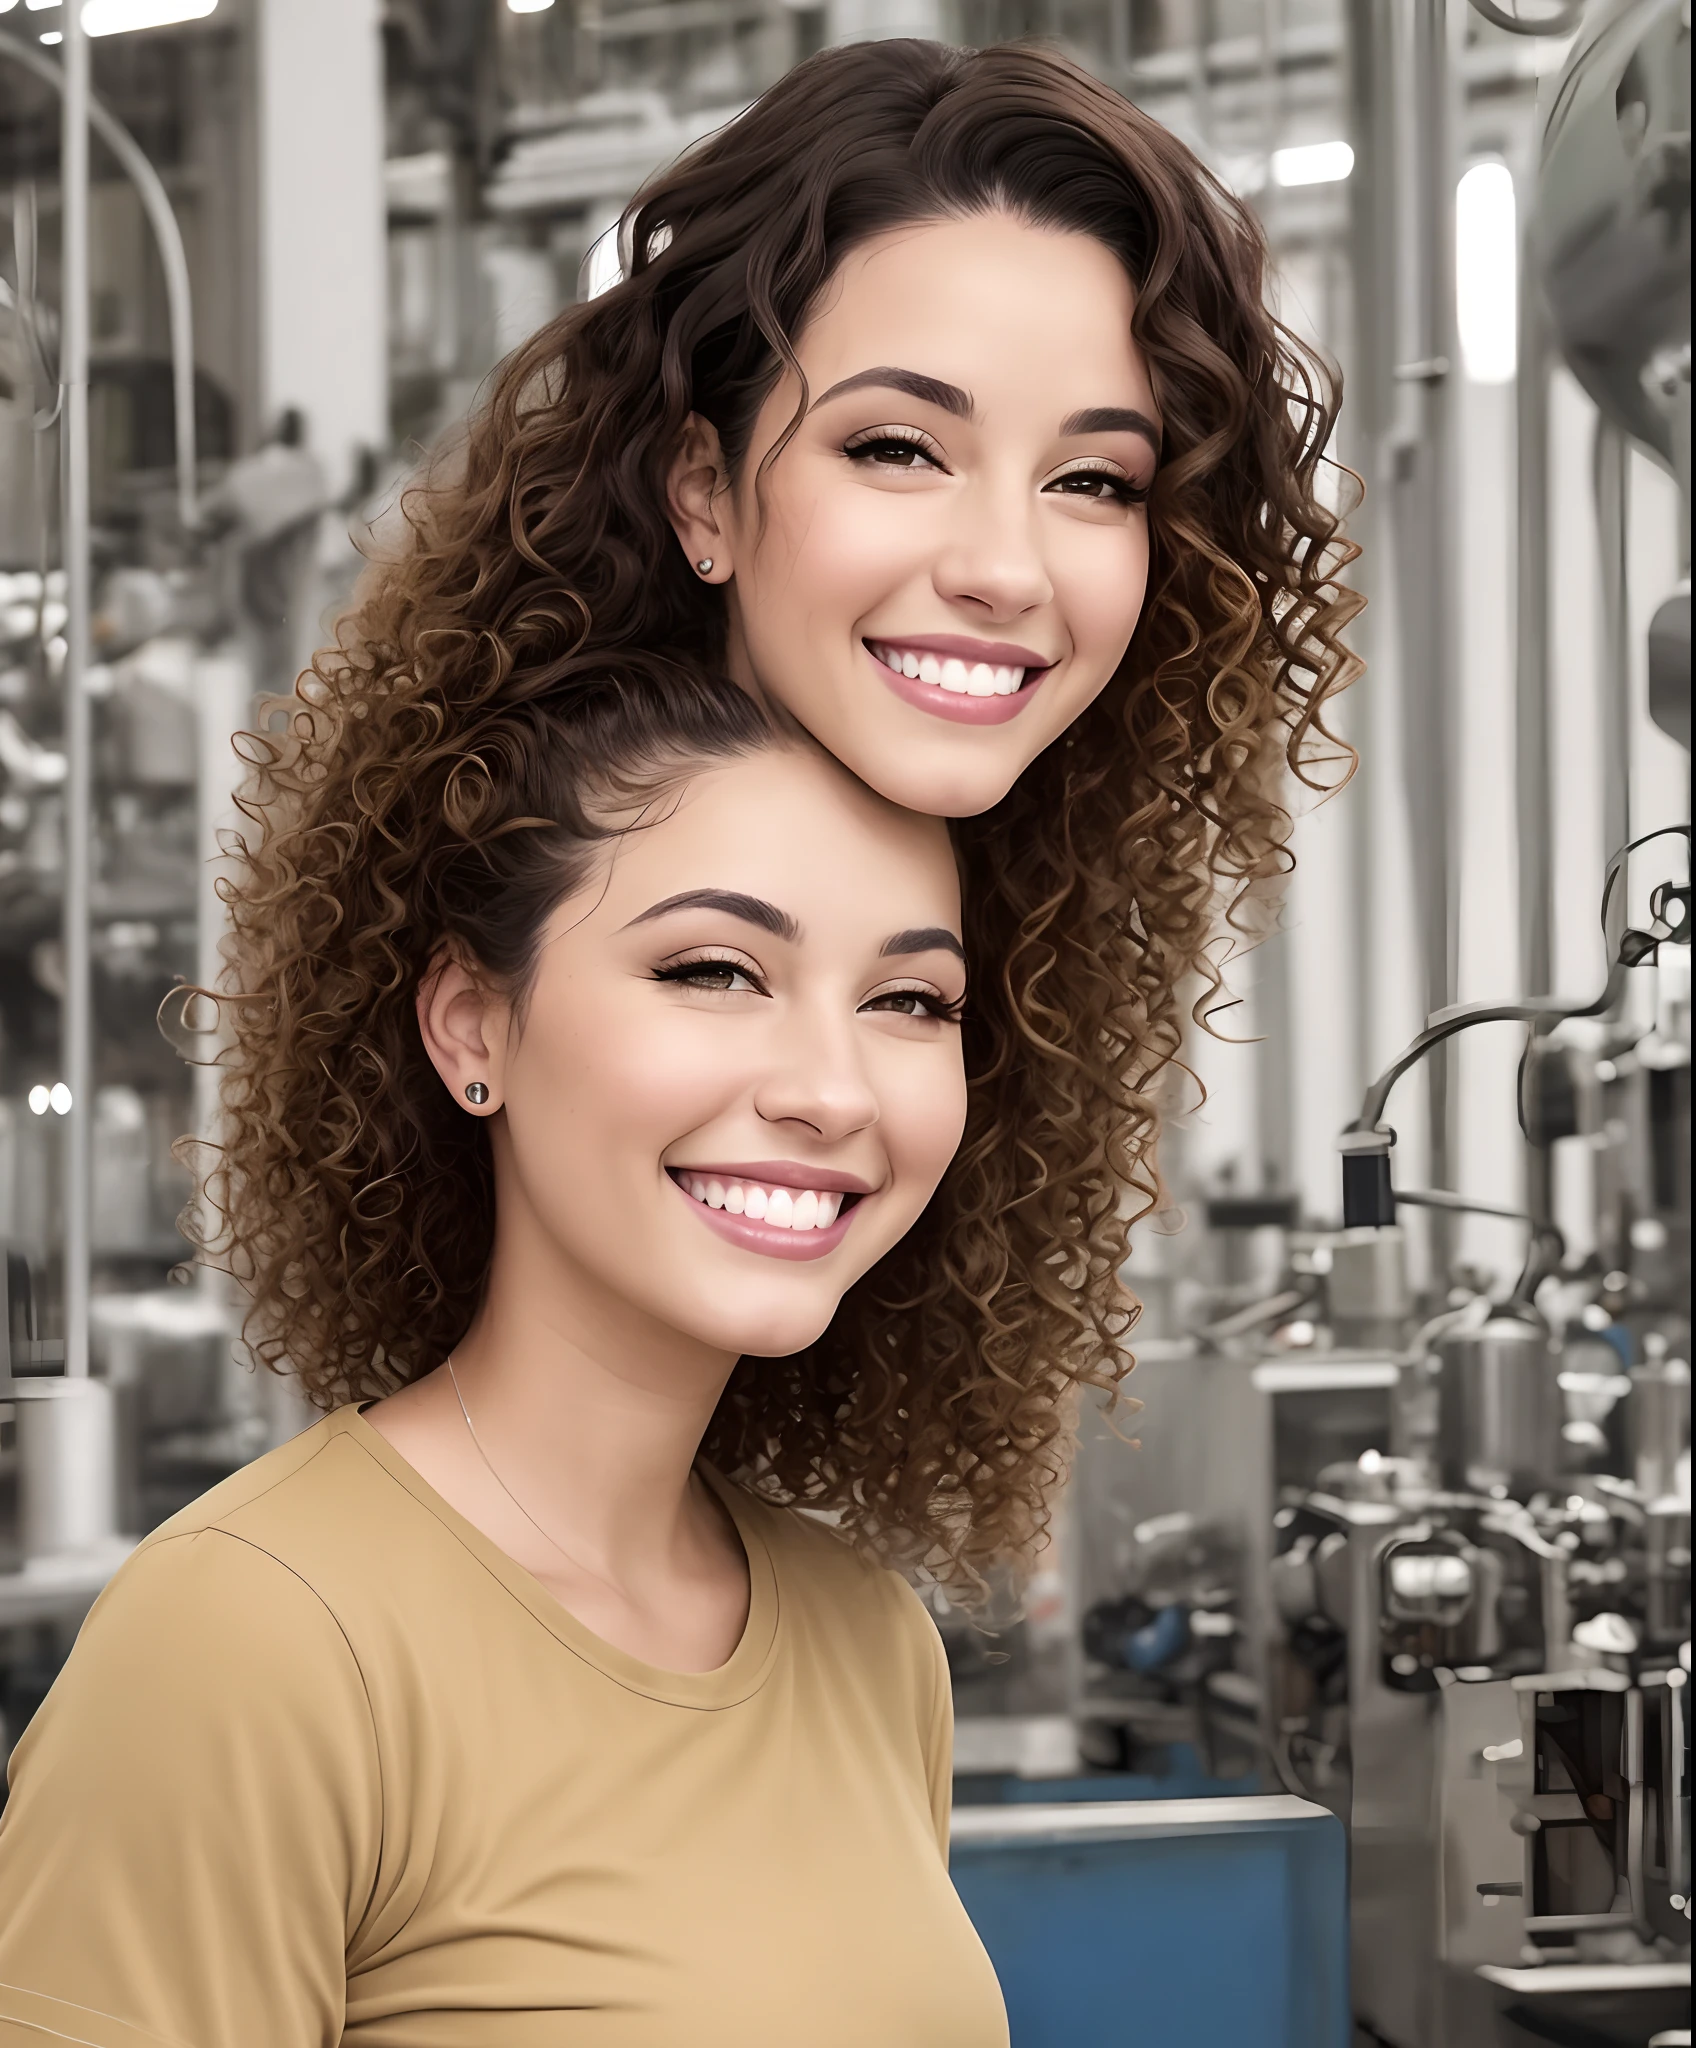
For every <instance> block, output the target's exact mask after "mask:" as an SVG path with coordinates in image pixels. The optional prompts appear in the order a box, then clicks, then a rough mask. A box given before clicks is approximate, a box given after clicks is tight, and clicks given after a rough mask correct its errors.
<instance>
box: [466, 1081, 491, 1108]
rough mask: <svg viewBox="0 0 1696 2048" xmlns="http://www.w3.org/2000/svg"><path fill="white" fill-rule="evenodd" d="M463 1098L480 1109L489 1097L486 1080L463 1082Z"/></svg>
mask: <svg viewBox="0 0 1696 2048" xmlns="http://www.w3.org/2000/svg"><path fill="white" fill-rule="evenodd" d="M465 1099H466V1101H467V1102H469V1103H471V1104H472V1105H473V1106H474V1107H475V1108H477V1109H481V1108H482V1107H483V1105H484V1103H485V1102H487V1101H488V1099H489V1084H488V1082H487V1081H468V1082H467V1083H466V1084H465Z"/></svg>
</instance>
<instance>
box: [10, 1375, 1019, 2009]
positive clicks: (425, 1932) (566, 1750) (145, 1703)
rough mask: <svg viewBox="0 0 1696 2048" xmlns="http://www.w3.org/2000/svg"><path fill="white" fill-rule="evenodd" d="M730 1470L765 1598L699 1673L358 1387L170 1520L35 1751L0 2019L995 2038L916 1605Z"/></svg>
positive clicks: (87, 1649) (60, 1692)
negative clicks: (486, 1500) (658, 1645)
mask: <svg viewBox="0 0 1696 2048" xmlns="http://www.w3.org/2000/svg"><path fill="white" fill-rule="evenodd" d="M719 1491H720V1493H721V1495H722V1496H723V1498H724V1500H725V1502H726V1505H727V1506H728V1507H729V1509H730V1512H731V1514H732V1515H733V1517H734V1518H735V1522H736V1526H737V1528H738V1530H739V1531H740V1532H741V1537H742V1542H743V1545H744V1547H745V1549H746V1551H747V1554H748V1562H749V1568H750V1573H751V1578H752V1604H751V1608H750V1612H749V1617H748V1626H747V1630H746V1632H745V1634H744V1636H743V1638H742V1641H741V1643H740V1644H739V1645H738V1647H737V1649H736V1651H735V1654H734V1655H733V1656H732V1657H731V1659H730V1661H729V1663H727V1664H725V1665H723V1666H722V1667H721V1668H720V1669H719V1670H717V1671H712V1672H706V1673H701V1674H693V1675H680V1674H677V1673H673V1672H663V1671H658V1670H655V1669H653V1668H652V1667H651V1666H648V1665H645V1664H641V1663H638V1662H637V1661H636V1660H635V1659H634V1658H631V1657H628V1656H625V1655H624V1654H623V1653H622V1652H620V1651H618V1650H616V1649H614V1648H612V1647H611V1646H610V1645H608V1644H606V1643H604V1642H602V1641H600V1640H599V1639H598V1638H597V1637H595V1636H593V1635H591V1634H590V1633H589V1632H588V1631H587V1630H586V1629H584V1628H583V1627H581V1626H580V1625H579V1624H578V1623H577V1622H576V1621H574V1620H573V1619H572V1617H571V1616H570V1615H569V1614H568V1613H567V1612H566V1611H565V1610H564V1608H562V1607H561V1606H560V1605H559V1603H558V1602H557V1601H555V1600H554V1599H552V1598H551V1597H550V1596H549V1595H548V1594H547V1593H546V1592H545V1591H543V1589H542V1587H541V1586H540V1585H539V1584H538V1583H537V1582H536V1581H535V1580H534V1579H533V1578H531V1577H530V1576H529V1574H528V1573H526V1572H525V1571H523V1570H521V1569H520V1568H519V1566H517V1565H516V1564H514V1563H513V1562H512V1560H511V1559H510V1558H508V1557H507V1556H505V1554H504V1553H503V1552H501V1551H500V1550H498V1549H497V1548H496V1547H495V1546H494V1545H493V1544H492V1543H490V1542H489V1541H488V1540H487V1539H486V1538H485V1537H483V1536H482V1535H480V1534H479V1533H478V1531H477V1530H476V1529H474V1528H473V1527H472V1526H471V1525H470V1523H468V1522H467V1521H465V1520H464V1519H463V1518H462V1517H461V1516H459V1515H457V1514H456V1513H455V1512H454V1511H453V1509H451V1508H450V1507H449V1506H448V1505H447V1503H446V1502H445V1501H443V1500H442V1499H441V1498H440V1497H439V1496H438V1495H437V1494H436V1493H434V1492H433V1491H432V1490H431V1489H430V1487H428V1486H427V1485H426V1484H425V1483H424V1481H423V1480H422V1479H421V1478H419V1476H418V1475H417V1473H415V1472H414V1471H413V1470H412V1468H411V1466H409V1465H408V1464H407V1463H406V1462H405V1460H404V1459H402V1458H401V1457H400V1456H399V1455H398V1454H397V1453H396V1452H395V1451H394V1450H393V1449H392V1448H391V1447H390V1446H389V1444H388V1443H386V1442H385V1441H384V1439H383V1438H381V1437H380V1436H378V1434H377V1433H376V1431H375V1430H373V1429H372V1428H371V1426H370V1425H369V1423H367V1422H365V1421H363V1420H362V1419H361V1418H360V1416H359V1415H358V1414H357V1413H356V1412H355V1411H354V1410H352V1409H342V1410H341V1411H340V1412H339V1413H337V1414H335V1415H332V1416H329V1417H327V1418H326V1419H325V1420H324V1421H322V1422H320V1423H318V1424H317V1425H316V1426H315V1427H314V1428H312V1429H309V1430H308V1431H306V1433H305V1434H304V1435H303V1436H300V1437H298V1438H297V1439H296V1440H295V1441H294V1442H293V1443H291V1444H288V1445H286V1446H285V1447H284V1448H283V1449H281V1450H279V1451H275V1452H273V1453H272V1454H271V1455H270V1456H269V1457H266V1458H262V1459H261V1460H260V1461H259V1462H258V1463H257V1464H256V1465H253V1466H250V1467H249V1468H248V1469H247V1470H246V1471H245V1472H240V1473H238V1474H237V1475H236V1476H235V1477H234V1478H233V1479H230V1480H227V1481H226V1482H225V1483H224V1484H223V1485H221V1486H219V1487H217V1488H215V1489H214V1490H213V1491H212V1492H211V1493H209V1494H208V1495H207V1496H206V1497H205V1499H204V1500H201V1501H199V1502H197V1503H196V1504H195V1505H194V1506H193V1507H191V1508H189V1509H188V1510H187V1511H186V1512H185V1513H183V1514H181V1515H178V1516H177V1517H176V1518H175V1519H174V1520H173V1521H171V1522H167V1523H166V1524H165V1526H164V1527H163V1528H162V1529H160V1530H158V1531H156V1532H155V1534H154V1535H152V1536H151V1537H149V1538H148V1540H147V1541H146V1542H145V1543H144V1544H143V1545H142V1547H141V1549H140V1550H139V1551H138V1552H137V1554H136V1555H135V1557H133V1558H132V1559H131V1560H130V1562H129V1563H128V1564H127V1565H126V1566H125V1567H124V1569H123V1570H122V1571H121V1572H120V1573H119V1574H118V1576H117V1578H116V1579H115V1580H114V1581H113V1583H112V1585H111V1586H110V1587H109V1588H108V1589H107V1591H106V1592H105V1594H104V1595H103V1596H102V1597H101V1599H100V1600H99V1602H98V1603H97V1604H96V1606H95V1608H94V1610H93V1612H92V1613H91V1614H90V1616H89V1618H88V1621H87V1622H86V1624H85V1625H84V1627H83V1631H82V1634H81V1636H80V1637H79V1639H78V1642H77V1646H76V1649H75V1650H74V1652H73V1653H72V1656H71V1658H70V1661H69V1663H68V1664H67V1665H66V1667H65V1670H64V1672H63V1673H62V1674H61V1676H60V1678H59V1681H58V1683H57V1684H56V1685H55V1686H54V1688H53V1690H52V1692H51V1694H50V1695H49V1696H48V1699H47V1703H46V1704H45V1706H43V1708H42V1709H41V1711H40V1713H39V1714H38V1715H37V1716H36V1718H35V1720H34V1721H33V1722H32V1724H31V1725H30V1727H29V1729H28V1730H27V1731H26V1733H25V1735H24V1737H23V1739H22V1741H21V1742H20V1743H19V1744H18V1748H17V1751H16V1754H15V1755H14V1758H13V1762H12V1773H11V1777H12V1793H11V1800H10V1804H9V1805H8V1807H7V1809H6V1812H5V1817H4V1820H3V1821H0V2044H4V2048H12V2044H14V2043H16V2044H18V2048H23V2044H25V2043H27V2044H28V2048H42V2044H43V2043H44V2042H49V2041H52V2042H58V2041H74V2042H84V2043H89V2044H92V2048H158V2044H160V2043H164V2044H166V2048H319V2044H324V2048H329V2044H333V2043H335V2042H339V2041H346V2042H348V2043H349V2044H357V2048H576V2044H579V2043H581V2044H582V2048H1004V2044H1005V2042H1006V2040H1007V2025H1006V2019H1005V2017H1004V2014H1003V2009H1002V2004H1001V1997H1000V1992H999V1990H998V1988H997V1985H996V1982H995V1977H994V1973H993V1971H992V1970H991V1968H990V1964H989V1959H988V1957H987V1956H986V1955H985V1954H984V1951H983V1948H982V1946H981V1945H980V1943H979V1941H978V1939H977V1936H976V1934H975V1933H974V1932H973V1930H972V1927H971V1924H970V1922H969V1921H968V1920H967V1918H966V1915H965V1913H964V1911H963V1910H962V1908H961V1906H960V1904H959V1901H958V1900H957V1898H956V1897H955V1895H954V1890H953V1887H952V1885H951V1884H950V1883H949V1880H948V1872H947V1868H946V1862H945V1856H946V1834H947V1814H948V1798H949V1742H950V1733H951V1730H950V1703H949V1691H948V1675H947V1669H946V1665H945V1662H944V1659H943V1655H942V1649H941V1644H940V1642H939V1640H938V1637H937V1634H936V1631H935V1629H934V1628H933V1626H932V1625H931V1622H930V1618H929V1616H928V1615H927V1614H926V1613H925V1611H924V1609H923V1607H922V1606H921V1604H920V1603H919V1601H918V1600H917V1599H916V1598H915V1597H914V1595H913V1594H912V1592H911V1591H910V1590H909V1589H908V1588H907V1587H906V1586H905V1585H904V1584H903V1583H902V1582H901V1580H900V1579H899V1578H897V1577H896V1576H895V1575H894V1574H893V1573H891V1572H886V1571H882V1570H879V1569H877V1568H876V1567H874V1566H871V1565H869V1564H867V1563H866V1562H864V1561H863V1560H862V1559H861V1558H859V1557H858V1556H856V1555H855V1554H854V1553H853V1552H852V1551H851V1550H849V1549H848V1547H847V1546H846V1545H845V1544H843V1543H841V1542H840V1541H839V1540H838V1539H837V1538H836V1537H834V1536H833V1535H832V1534H831V1533H830V1532H829V1531H828V1530H826V1529H823V1528H821V1527H819V1526H817V1525H816V1524H813V1523H810V1522H808V1521H807V1520H806V1519H805V1518H803V1517H800V1516H797V1515H794V1514H791V1513H788V1512H786V1511H784V1510H781V1509H777V1508H772V1507H768V1506H765V1505H763V1504H761V1503H758V1502H755V1501H753V1500H750V1499H749V1498H748V1497H747V1496H746V1495H743V1494H741V1493H740V1492H738V1491H736V1490H735V1489H734V1488H730V1487H727V1486H724V1485H722V1484H721V1485H720V1486H719Z"/></svg>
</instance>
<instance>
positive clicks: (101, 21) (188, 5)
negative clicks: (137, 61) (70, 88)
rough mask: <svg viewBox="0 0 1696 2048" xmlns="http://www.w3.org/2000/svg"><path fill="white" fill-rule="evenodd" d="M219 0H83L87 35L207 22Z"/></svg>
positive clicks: (83, 22) (113, 33)
mask: <svg viewBox="0 0 1696 2048" xmlns="http://www.w3.org/2000/svg"><path fill="white" fill-rule="evenodd" d="M217 5H218V0H83V10H82V27H83V33H84V35H90V36H121V35H124V34H125V33H126V32H127V31H128V30H130V29H132V28H169V27H170V26H171V25H172V24H173V23H174V22H179V21H204V20H205V19H206V17H207V15H209V14H210V13H211V12H212V11H213V9H214V8H215V7H216V6H217Z"/></svg>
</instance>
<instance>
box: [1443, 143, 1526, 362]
mask: <svg viewBox="0 0 1696 2048" xmlns="http://www.w3.org/2000/svg"><path fill="white" fill-rule="evenodd" d="M1455 323H1456V325H1457V326H1458V327H1459V329H1460V353H1461V361H1462V363H1463V364H1464V366H1465V369H1466V374H1467V377H1468V378H1469V379H1470V381H1471V382H1472V383H1474V384H1511V383H1512V382H1513V380H1514V373H1515V371H1516V370H1517V368H1518V365H1519V222H1518V216H1517V212H1516V209H1515V206H1514V191H1513V173H1512V171H1510V170H1509V169H1508V167H1507V165H1506V164H1504V163H1481V164H1474V165H1473V166H1472V168H1471V170H1469V171H1468V172H1467V173H1466V175H1465V176H1464V177H1463V178H1462V179H1461V181H1460V183H1459V185H1457V186H1456V188H1455Z"/></svg>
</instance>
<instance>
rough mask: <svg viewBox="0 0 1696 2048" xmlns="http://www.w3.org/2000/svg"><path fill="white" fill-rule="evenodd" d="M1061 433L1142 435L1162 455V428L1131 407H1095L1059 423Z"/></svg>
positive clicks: (1076, 413) (1074, 414) (1145, 414)
mask: <svg viewBox="0 0 1696 2048" xmlns="http://www.w3.org/2000/svg"><path fill="white" fill-rule="evenodd" d="M1060 431H1061V433H1062V434H1140V435H1141V436H1142V438H1143V439H1144V440H1145V441H1146V442H1147V443H1148V445H1149V446H1150V447H1151V448H1152V449H1153V450H1154V452H1155V454H1156V455H1158V454H1159V453H1160V429H1159V428H1158V427H1157V426H1156V425H1155V424H1154V422H1153V420H1151V419H1150V418H1149V417H1148V415H1147V413H1143V412H1136V411H1134V410H1133V409H1132V408H1131V407H1130V406H1128V405H1092V406H1091V407H1090V408H1089V410H1088V411H1087V412H1075V413H1073V414H1072V415H1071V417H1070V418H1069V419H1064V420H1062V421H1061V422H1060Z"/></svg>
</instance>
